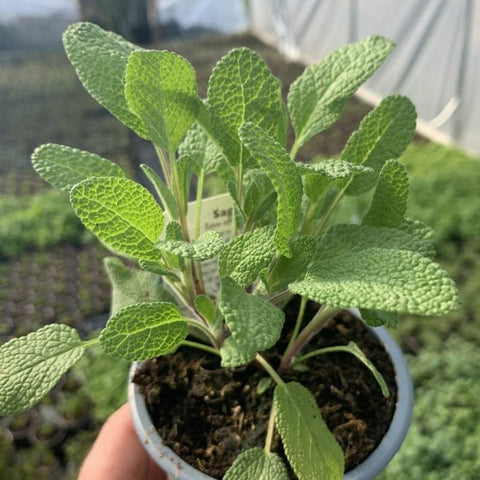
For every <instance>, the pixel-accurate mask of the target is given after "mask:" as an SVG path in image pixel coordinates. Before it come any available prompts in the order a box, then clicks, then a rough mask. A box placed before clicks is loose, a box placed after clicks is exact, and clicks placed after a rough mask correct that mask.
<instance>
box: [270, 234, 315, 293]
mask: <svg viewBox="0 0 480 480" xmlns="http://www.w3.org/2000/svg"><path fill="white" fill-rule="evenodd" d="M290 245H291V247H292V257H291V258H288V257H284V256H283V255H282V256H281V257H280V258H279V259H278V260H277V262H276V264H275V265H274V267H273V268H272V270H271V271H270V274H269V276H268V281H267V283H268V290H269V292H270V293H272V292H276V291H279V290H285V289H286V288H287V287H288V284H289V283H291V282H294V281H295V280H297V279H298V277H300V276H301V275H303V274H304V273H305V272H306V271H307V267H308V265H309V263H310V261H311V259H312V257H313V254H314V252H315V241H314V240H313V238H310V237H307V236H306V235H304V236H301V237H298V238H295V239H294V240H292V241H291V242H290Z"/></svg>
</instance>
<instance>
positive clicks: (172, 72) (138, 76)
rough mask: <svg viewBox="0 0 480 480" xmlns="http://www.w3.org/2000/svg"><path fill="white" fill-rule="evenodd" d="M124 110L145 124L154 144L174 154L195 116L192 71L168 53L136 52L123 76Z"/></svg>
mask: <svg viewBox="0 0 480 480" xmlns="http://www.w3.org/2000/svg"><path fill="white" fill-rule="evenodd" d="M125 97H126V99H127V103H128V107H129V108H130V110H131V111H132V112H134V113H135V114H136V115H137V116H138V117H139V118H141V119H142V120H143V122H144V123H145V125H146V128H147V132H148V136H149V138H150V140H152V142H153V143H155V145H157V146H158V147H163V148H165V149H166V150H167V151H168V152H174V151H175V150H176V149H177V147H178V144H179V143H180V141H181V140H182V138H183V137H184V136H185V133H186V132H187V130H188V129H189V128H190V126H191V125H192V123H193V121H194V120H195V118H196V116H197V114H198V108H199V102H200V100H199V98H198V96H197V81H196V75H195V70H194V69H193V68H192V66H191V65H190V63H189V62H188V61H187V60H185V59H184V58H183V57H181V56H180V55H177V54H176V53H173V52H168V51H161V52H160V51H153V50H151V51H136V52H133V53H132V54H131V55H130V57H129V58H128V64H127V69H126V73H125Z"/></svg>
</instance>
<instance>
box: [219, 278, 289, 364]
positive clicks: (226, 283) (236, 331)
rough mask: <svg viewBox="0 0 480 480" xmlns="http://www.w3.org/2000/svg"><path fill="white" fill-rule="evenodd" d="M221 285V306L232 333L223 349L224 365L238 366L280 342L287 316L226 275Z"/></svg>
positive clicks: (221, 351) (221, 350)
mask: <svg viewBox="0 0 480 480" xmlns="http://www.w3.org/2000/svg"><path fill="white" fill-rule="evenodd" d="M221 284H222V288H221V293H220V301H219V308H220V311H221V312H222V314H223V315H224V317H225V322H226V323H227V326H228V328H229V329H230V332H231V335H230V336H229V337H228V338H227V339H226V340H225V342H224V344H223V346H222V348H221V349H220V353H221V355H222V366H223V367H238V366H240V365H245V364H246V363H248V362H251V361H252V360H253V359H254V358H255V355H256V354H257V352H259V351H262V350H265V349H267V348H270V347H271V346H272V345H274V344H275V343H276V342H277V340H278V339H279V338H280V334H281V331H282V326H283V322H284V320H285V316H284V313H283V312H282V311H281V310H279V309H278V308H275V307H274V306H273V305H272V304H271V303H270V302H268V301H267V300H265V299H263V298H261V297H259V296H254V295H250V294H248V293H246V292H245V290H244V289H243V288H242V287H241V286H240V285H238V284H237V283H235V282H234V281H233V280H232V279H231V278H229V277H224V278H222V281H221Z"/></svg>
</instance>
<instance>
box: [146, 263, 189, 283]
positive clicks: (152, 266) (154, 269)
mask: <svg viewBox="0 0 480 480" xmlns="http://www.w3.org/2000/svg"><path fill="white" fill-rule="evenodd" d="M138 264H139V265H140V268H141V269H142V270H145V271H147V272H150V273H155V274H156V275H160V276H161V277H167V278H169V279H170V280H173V281H175V282H178V281H179V280H180V279H179V278H178V277H177V275H175V274H174V273H173V272H171V271H170V270H169V269H168V268H167V266H166V265H165V264H163V263H160V262H153V261H151V260H139V261H138Z"/></svg>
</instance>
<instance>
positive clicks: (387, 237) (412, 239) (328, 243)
mask: <svg viewBox="0 0 480 480" xmlns="http://www.w3.org/2000/svg"><path fill="white" fill-rule="evenodd" d="M339 240H341V242H340V244H341V245H348V248H350V249H351V251H352V253H355V252H359V251H362V250H365V249H366V248H385V249H395V250H409V251H412V252H417V253H420V254H421V255H423V256H425V257H431V256H432V254H433V252H432V245H431V242H429V241H425V240H424V239H422V238H420V237H419V236H417V235H412V234H410V233H408V232H405V231H403V230H399V229H396V228H388V227H374V226H372V225H361V226H360V225H347V224H338V225H333V226H332V227H330V228H329V229H328V230H327V231H326V232H325V233H324V234H323V235H322V236H321V237H320V238H319V239H318V240H317V247H316V254H315V259H319V258H324V257H325V256H327V255H329V254H330V253H332V254H333V255H335V252H336V246H337V244H339Z"/></svg>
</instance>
